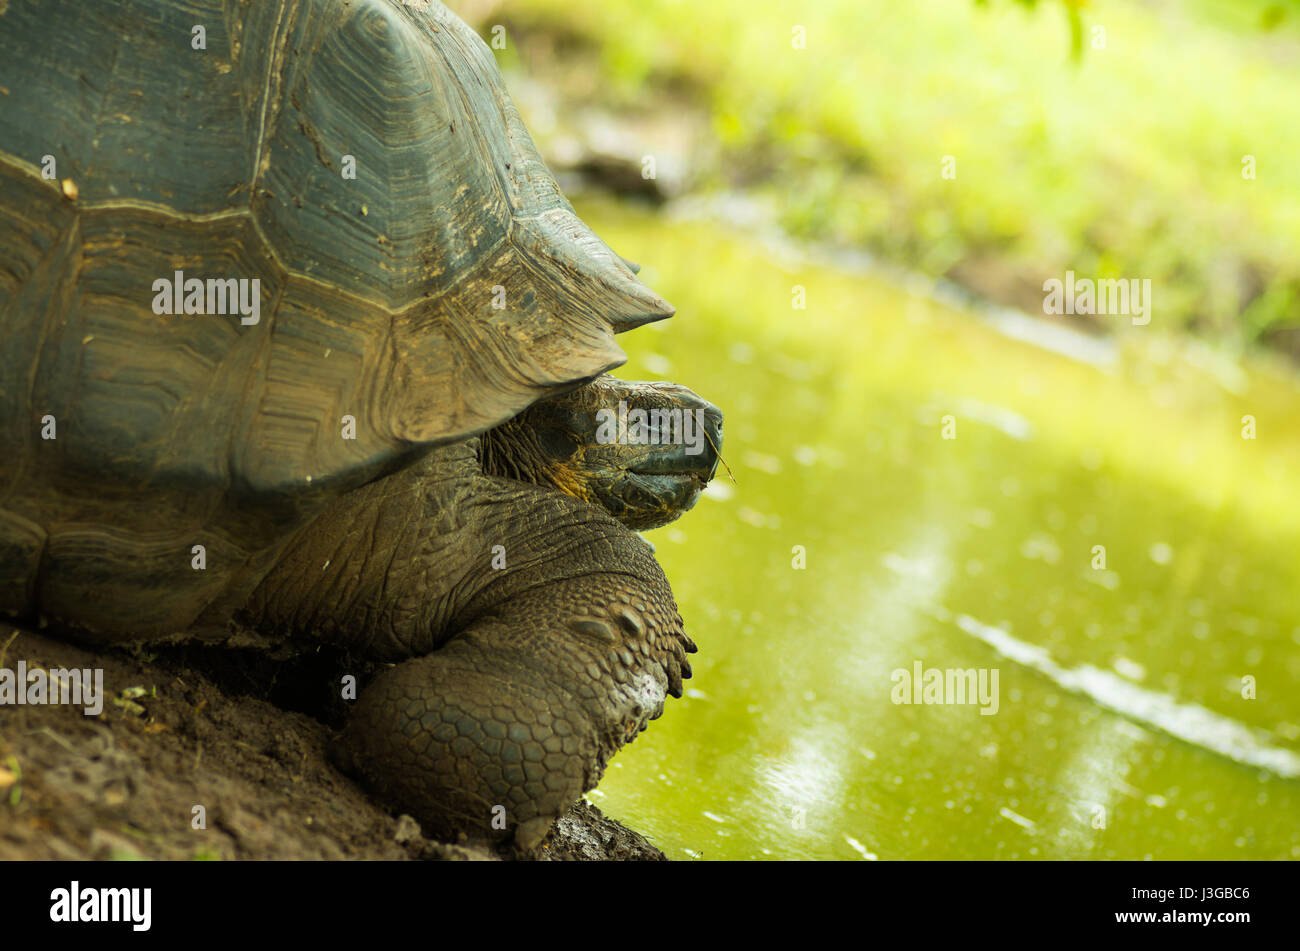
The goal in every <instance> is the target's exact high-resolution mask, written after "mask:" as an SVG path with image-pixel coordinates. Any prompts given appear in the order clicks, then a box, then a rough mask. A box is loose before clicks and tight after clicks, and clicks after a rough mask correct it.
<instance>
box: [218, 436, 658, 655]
mask: <svg viewBox="0 0 1300 951" xmlns="http://www.w3.org/2000/svg"><path fill="white" fill-rule="evenodd" d="M477 443H478V440H477V439H470V440H466V441H464V442H460V443H456V444H453V445H450V446H445V447H438V448H436V449H434V450H432V451H430V453H429V454H428V455H427V456H425V457H424V458H423V459H422V460H421V461H420V462H418V463H416V464H413V465H411V466H409V467H407V468H405V469H403V470H402V471H400V472H397V473H394V474H393V475H391V476H388V477H386V478H384V479H380V480H378V481H377V482H374V483H371V484H370V485H367V486H365V487H363V488H361V489H359V490H357V491H355V492H352V493H349V494H347V495H345V496H343V497H341V498H339V499H337V500H336V501H334V502H333V503H332V504H331V505H330V506H329V507H328V508H327V509H326V510H325V511H324V512H322V514H321V515H320V516H319V517H318V518H317V519H316V520H315V521H314V522H312V523H311V525H309V526H308V527H307V528H305V529H304V530H302V531H301V532H300V533H299V534H298V535H297V536H296V537H295V538H294V539H293V540H292V541H291V542H290V543H289V544H288V546H286V548H285V550H284V553H283V556H282V557H281V558H280V560H279V562H278V563H277V565H276V567H275V568H273V569H272V571H271V572H270V573H269V574H268V575H267V577H266V578H265V579H264V580H263V581H262V583H261V585H260V586H259V587H258V588H257V590H256V591H255V592H254V594H253V595H252V597H251V598H250V599H249V602H248V604H247V605H246V606H245V608H244V609H243V610H242V611H241V612H239V614H238V615H237V617H236V621H237V622H238V624H239V625H240V626H241V627H242V626H247V627H249V628H253V629H256V630H259V631H262V632H264V633H275V634H282V635H287V636H290V637H295V638H315V639H320V640H325V641H328V642H331V643H336V644H340V645H342V646H346V647H348V648H351V649H355V650H362V651H365V652H367V653H369V654H371V655H372V656H375V657H380V658H386V659H399V658H404V657H411V656H417V655H421V654H425V653H428V652H429V651H431V650H433V649H435V648H436V647H438V646H440V645H441V644H442V643H443V642H445V641H446V640H447V639H448V638H449V637H450V636H451V635H453V634H454V633H456V632H457V631H458V630H460V629H462V628H464V627H465V626H466V625H468V624H469V623H470V622H472V621H473V620H474V619H475V618H476V617H477V616H478V615H480V614H482V613H484V612H486V611H490V610H492V609H493V608H494V607H495V606H496V605H499V604H502V603H504V602H505V601H507V600H509V599H510V598H512V597H514V596H516V595H518V594H520V593H522V592H524V591H527V590H529V589H531V588H535V587H538V586H541V585H547V584H551V583H554V582H556V581H560V580H564V579H570V578H575V577H581V576H584V575H589V574H596V573H604V574H610V573H621V572H626V573H628V574H634V575H639V576H659V577H662V575H661V574H660V573H659V570H658V566H657V564H656V563H655V562H654V559H653V556H652V555H651V553H650V552H651V549H650V547H649V545H648V544H647V543H646V542H644V541H643V540H642V539H641V538H640V537H639V536H638V535H636V534H635V533H634V532H632V531H630V530H628V529H626V528H624V527H623V526H622V525H620V524H619V523H618V522H616V521H615V520H614V519H613V518H611V517H610V516H609V515H608V514H606V513H605V512H604V510H602V509H600V508H598V507H596V506H594V505H591V504H589V503H586V502H582V501H579V500H577V499H574V498H571V497H569V496H567V495H564V494H562V493H560V492H557V491H555V490H554V489H550V488H542V487H539V486H535V485H530V484H528V483H526V482H520V481H515V480H512V479H505V478H499V477H494V476H487V475H484V474H483V472H482V470H481V468H480V466H479V462H478V445H477Z"/></svg>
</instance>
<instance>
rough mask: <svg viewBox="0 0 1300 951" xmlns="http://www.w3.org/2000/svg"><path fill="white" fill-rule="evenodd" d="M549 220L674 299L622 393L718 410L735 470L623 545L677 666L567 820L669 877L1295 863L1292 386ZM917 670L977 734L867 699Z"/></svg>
mask: <svg viewBox="0 0 1300 951" xmlns="http://www.w3.org/2000/svg"><path fill="white" fill-rule="evenodd" d="M579 211H580V212H581V213H582V214H583V215H584V217H586V218H587V219H588V221H590V223H591V224H592V225H593V226H594V227H595V228H596V230H597V232H598V233H600V234H601V235H602V236H603V237H605V239H606V240H607V241H608V242H609V243H610V244H611V245H612V246H613V247H615V248H616V249H617V250H618V251H619V252H620V253H622V254H624V255H626V256H628V257H630V258H633V259H638V260H640V261H642V262H643V263H644V264H645V265H646V269H645V271H643V274H642V276H643V277H644V278H646V279H647V280H648V282H649V283H651V284H652V286H654V287H655V288H656V289H657V290H659V291H660V292H661V293H663V294H664V295H665V296H666V297H667V298H668V299H669V300H671V301H672V302H673V303H674V304H675V305H676V306H677V308H678V312H679V316H678V317H677V318H675V319H674V320H671V321H668V322H667V323H666V324H663V325H659V326H658V327H657V328H645V329H642V330H640V331H637V332H635V333H633V334H630V335H627V336H625V337H623V338H622V342H623V344H624V346H625V348H626V349H627V350H628V352H629V354H630V355H631V356H632V360H631V362H630V364H629V366H628V367H627V368H625V369H624V370H623V371H620V372H621V373H622V375H624V376H627V377H629V378H633V379H654V378H665V379H672V380H676V381H678V382H681V383H685V384H687V385H689V386H692V387H693V388H695V389H697V390H698V391H699V392H700V393H701V394H702V395H704V396H706V397H707V398H709V399H711V400H713V401H714V402H716V403H718V404H719V405H720V406H721V407H722V408H723V410H724V411H725V412H726V414H727V423H726V445H725V448H724V453H723V455H724V457H725V458H726V460H727V461H728V463H729V464H730V466H731V468H732V470H733V471H734V473H735V478H736V483H735V484H734V485H733V484H731V483H729V482H728V480H727V479H726V477H725V475H722V474H721V473H720V476H719V480H718V483H717V485H718V487H717V489H716V490H715V491H711V494H710V495H709V496H708V497H706V498H704V499H702V500H701V501H700V503H699V504H698V505H697V506H696V509H695V510H694V511H693V512H690V513H689V514H687V515H686V516H685V517H684V518H683V519H681V520H680V521H679V522H677V523H676V524H674V525H672V526H669V527H667V528H664V529H660V530H658V531H656V532H653V533H651V534H650V537H651V540H652V541H654V542H655V544H656V545H657V547H658V554H659V558H660V561H661V562H662V564H663V566H664V569H665V571H666V572H667V574H668V577H669V578H670V579H671V581H672V582H673V585H674V589H675V591H676V593H677V597H678V600H679V603H680V607H681V611H682V614H683V616H684V617H685V619H686V622H687V625H688V629H689V630H690V631H691V632H692V634H693V636H694V637H695V639H696V640H697V641H698V642H699V644H700V653H699V654H698V655H697V657H696V658H695V661H694V667H695V677H694V679H693V680H691V681H689V682H688V685H687V686H688V693H687V696H686V697H685V698H684V699H682V700H679V701H674V702H670V703H669V704H668V709H667V711H666V713H665V715H664V717H663V718H662V719H661V720H659V721H657V722H655V723H653V724H652V725H651V727H650V729H649V730H647V731H646V732H645V733H644V734H642V736H641V737H640V738H639V739H638V740H637V741H636V742H635V743H633V744H632V745H631V746H629V747H628V748H626V749H625V750H624V751H623V752H622V753H620V754H619V756H618V757H617V758H616V759H615V761H614V763H613V764H612V766H611V767H610V769H609V771H608V773H607V774H606V776H605V778H604V780H603V781H602V782H601V784H600V787H599V788H598V789H597V790H596V791H595V792H594V793H593V794H592V799H593V801H595V802H596V803H598V804H599V805H600V806H601V807H602V808H603V809H605V810H606V811H607V812H609V813H610V814H611V815H614V816H616V817H618V818H619V819H621V820H623V821H625V822H627V823H628V824H629V825H631V826H633V827H634V828H637V829H639V830H641V831H642V832H644V833H646V834H647V835H649V836H650V837H651V838H652V839H653V840H654V841H655V842H656V843H657V844H659V845H660V846H661V847H662V848H663V849H664V850H665V851H666V852H668V853H669V855H670V856H671V857H673V858H678V859H692V858H703V859H743V858H763V857H771V858H843V859H860V858H864V857H869V856H875V857H879V858H881V859H900V858H1034V857H1037V858H1145V857H1153V858H1193V857H1203V858H1214V857H1220V858H1300V779H1297V778H1295V775H1294V774H1295V772H1296V769H1295V767H1296V764H1300V758H1297V757H1298V756H1300V690H1298V689H1297V688H1298V686H1300V607H1298V606H1297V592H1300V554H1298V553H1300V501H1297V499H1296V493H1297V491H1300V438H1298V437H1300V416H1297V414H1296V408H1297V407H1298V406H1300V390H1298V389H1297V386H1296V383H1295V381H1294V379H1293V378H1290V377H1288V376H1287V375H1286V374H1284V373H1281V372H1276V371H1274V370H1271V369H1269V368H1267V367H1264V366H1255V367H1250V368H1248V369H1245V370H1239V369H1236V368H1235V367H1234V366H1232V365H1230V364H1228V363H1226V362H1225V361H1223V360H1222V358H1218V357H1215V356H1213V355H1212V354H1209V353H1208V352H1204V351H1201V350H1199V349H1197V348H1195V347H1188V346H1186V345H1185V344H1183V343H1181V342H1179V341H1177V340H1176V339H1173V338H1170V339H1165V338H1162V337H1161V336H1160V335H1159V327H1160V322H1159V312H1158V309H1157V310H1156V312H1155V319H1154V320H1153V321H1152V324H1151V326H1150V327H1148V328H1134V329H1133V330H1131V331H1129V332H1128V333H1126V334H1123V335H1121V338H1120V342H1119V345H1118V348H1117V350H1118V354H1117V358H1116V360H1115V361H1114V363H1113V365H1111V366H1109V367H1107V368H1101V367H1097V366H1094V365H1090V364H1088V363H1084V362H1080V361H1078V360H1073V359H1069V358H1067V357H1064V356H1060V355H1057V354H1055V353H1052V352H1049V351H1046V350H1043V349H1041V348H1039V347H1036V346H1032V345H1030V344H1026V343H1020V342H1017V341H1013V340H1010V339H1008V338H1007V337H1005V336H1003V335H1001V334H998V333H996V332H995V331H994V330H992V329H991V328H989V327H988V326H987V325H986V324H983V323H981V322H979V321H978V320H976V319H975V318H973V317H972V316H971V315H968V314H962V313H959V312H956V311H953V310H951V309H948V308H946V307H944V306H941V305H938V304H935V303H933V302H931V301H930V300H929V299H928V298H925V297H918V296H913V295H911V294H909V293H908V292H907V291H905V290H901V289H899V288H898V287H896V286H894V285H893V284H891V283H888V282H886V281H883V280H881V279H879V278H877V277H873V276H864V275H861V274H852V273H847V272H840V271H837V270H835V269H834V268H830V267H820V266H815V265H813V264H808V263H801V262H800V261H798V260H796V259H795V258H793V257H792V256H791V255H790V254H789V253H787V252H783V251H771V250H764V249H763V248H762V247H760V246H759V245H758V244H757V243H755V242H754V241H753V240H752V239H750V238H748V237H746V236H744V235H737V234H734V233H730V232H728V231H725V230H722V229H719V228H717V227H715V226H712V225H707V224H683V223H680V222H679V223H672V222H667V221H663V220H660V219H657V218H655V217H653V216H649V215H644V214H642V213H638V212H634V211H631V210H629V209H625V208H620V207H617V206H614V205H608V204H598V203H589V204H586V205H583V206H580V208H579ZM796 284H798V285H802V286H803V287H805V288H806V294H807V308H806V309H805V310H796V309H793V308H792V306H791V301H792V292H791V288H792V286H793V285H796ZM1156 306H1157V308H1158V303H1157V305H1156ZM1247 415H1249V416H1252V417H1254V420H1255V427H1256V430H1255V431H1256V438H1255V439H1243V438H1242V426H1243V423H1242V417H1243V416H1247ZM945 416H951V417H952V420H951V423H952V426H954V427H955V430H952V429H950V434H953V435H955V438H951V439H945V438H943V436H944V423H945V419H944V417H945ZM796 546H802V551H803V552H804V556H803V557H804V565H805V566H804V567H802V568H798V567H795V562H796V561H797V558H798V555H797V553H796ZM1095 546H1104V548H1105V559H1106V561H1105V567H1104V568H1101V567H1098V566H1097V565H1098V564H1099V562H1098V560H1097V557H1098V556H1097V552H1096V548H1095ZM1007 645H1011V646H1007ZM918 661H919V662H920V663H921V664H922V665H923V666H924V667H925V668H941V669H948V668H963V669H964V668H972V669H976V670H978V669H984V670H986V671H988V670H992V669H994V668H996V669H997V671H998V676H999V681H998V683H999V691H998V698H999V703H998V708H997V712H996V713H994V714H992V715H983V714H981V712H980V707H979V705H972V704H952V703H949V704H912V705H905V704H897V703H894V702H892V701H891V692H892V691H893V690H894V685H895V682H894V680H893V679H891V674H892V672H893V671H895V670H897V669H904V670H908V671H911V670H912V669H914V665H915V664H916V663H917V662H918ZM1247 677H1249V678H1253V690H1252V689H1250V688H1245V687H1243V684H1245V683H1247V681H1244V680H1243V678H1247ZM1251 693H1253V697H1252V696H1244V695H1243V694H1246V695H1249V694H1251ZM1173 704H1182V705H1184V706H1182V707H1180V708H1177V709H1175V710H1174V712H1173V714H1167V713H1165V714H1162V713H1161V711H1167V710H1168V709H1170V708H1171V707H1172V705H1173ZM1162 716H1166V720H1164V721H1162V720H1161V717H1162ZM1169 718H1172V719H1169ZM1162 722H1163V723H1164V724H1165V725H1166V726H1170V729H1171V730H1172V732H1173V733H1174V734H1177V735H1170V732H1166V730H1164V729H1161V728H1160V725H1161V723H1162ZM1180 737H1181V738H1180ZM1216 748H1217V750H1218V751H1216Z"/></svg>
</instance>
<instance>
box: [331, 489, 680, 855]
mask: <svg viewBox="0 0 1300 951" xmlns="http://www.w3.org/2000/svg"><path fill="white" fill-rule="evenodd" d="M565 501H566V502H567V501H568V500H565ZM589 511H590V510H589ZM592 516H593V517H594V516H598V517H599V518H601V519H605V520H606V521H608V535H607V536H605V537H600V538H597V539H596V540H595V541H594V542H588V544H586V545H583V546H581V547H580V548H579V549H578V550H576V551H574V550H572V549H571V551H570V553H569V554H568V555H565V554H564V553H563V552H562V551H553V552H552V553H551V554H552V556H553V557H554V558H555V559H557V560H554V561H550V562H549V563H547V564H546V565H545V574H546V575H549V576H550V577H551V578H552V579H553V578H555V577H556V576H557V575H559V576H561V580H550V581H547V582H545V583H543V584H540V585H537V586H534V587H527V586H523V590H520V593H518V594H516V595H515V596H513V597H509V598H507V599H505V600H503V601H502V602H501V603H492V598H491V595H490V594H488V595H487V596H485V597H484V598H480V599H476V601H480V602H486V603H488V604H490V605H491V606H490V607H487V608H486V609H485V610H484V611H483V612H482V613H481V614H478V615H477V616H476V617H474V619H473V621H472V622H471V623H470V624H468V626H466V627H465V628H464V629H463V630H462V631H461V632H460V633H459V634H457V635H456V636H455V637H453V638H452V639H451V640H450V641H448V642H447V643H446V644H445V646H443V647H441V648H440V649H439V650H437V651H436V652H434V653H432V654H429V655H427V656H424V657H419V658H416V659H414V660H408V661H405V662H403V663H401V664H398V665H397V666H396V667H394V668H392V669H390V670H387V671H385V672H384V673H382V674H380V675H379V676H378V677H377V678H376V679H375V681H374V682H373V683H372V684H371V685H370V686H369V687H368V688H367V689H366V690H365V691H364V692H363V694H362V696H361V698H360V700H359V701H358V704H357V708H356V709H355V711H354V713H353V716H352V718H351V720H350V722H349V723H348V726H347V728H346V730H345V731H344V734H343V737H342V739H341V742H340V745H339V750H338V752H339V756H340V761H341V764H342V765H343V766H344V767H345V768H347V769H349V771H351V772H354V773H356V774H359V775H360V776H361V777H363V778H364V779H365V780H367V781H368V783H369V784H370V786H371V787H372V788H373V789H374V790H375V792H376V793H377V794H378V795H379V796H380V797H382V798H383V799H385V800H386V801H387V802H389V803H390V804H392V805H393V806H395V807H397V808H399V809H401V810H403V811H406V812H409V813H411V814H412V815H413V816H415V817H416V818H417V819H418V820H420V822H421V823H422V824H423V825H424V826H425V828H426V829H429V830H431V831H433V832H436V833H438V834H441V835H447V834H454V833H456V832H458V831H463V832H465V833H467V834H468V835H470V836H471V837H473V838H479V839H488V840H497V841H499V840H502V839H504V838H506V837H508V836H509V835H510V834H511V833H513V834H514V840H515V842H516V844H517V845H518V846H519V847H521V848H523V849H524V850H525V851H530V850H532V849H533V848H535V847H536V846H537V845H538V844H540V843H541V842H542V840H543V839H544V838H545V836H546V834H547V833H548V832H549V831H550V828H551V826H552V824H553V823H554V822H555V820H556V819H557V818H558V817H559V816H561V815H562V814H563V813H564V812H565V811H567V809H568V808H569V807H570V806H571V805H572V804H573V803H574V801H575V800H576V799H577V798H578V797H579V796H581V795H582V794H583V793H584V792H586V791H587V790H588V789H591V788H592V787H594V786H595V785H596V783H597V781H598V780H599V779H600V776H601V774H602V773H603V771H604V768H605V764H606V763H607V762H608V761H609V759H610V757H611V756H612V755H613V754H614V753H615V752H616V751H617V750H618V749H619V748H620V747H622V746H623V745H624V744H625V743H627V742H629V741H630V740H632V739H633V738H635V736H636V735H637V733H638V732H640V731H641V730H643V729H645V726H646V724H647V722H648V721H649V720H651V719H654V718H656V717H658V716H659V715H660V713H661V712H662V711H663V704H664V698H665V696H666V695H668V694H671V695H672V696H675V697H680V696H681V688H682V678H683V677H689V676H690V665H689V663H688V662H687V660H686V654H687V653H688V652H693V651H694V650H695V645H694V644H693V643H692V642H691V640H690V639H689V638H688V637H687V636H686V635H685V633H684V632H683V630H682V623H681V618H680V617H679V616H678V613H677V609H676V606H675V604H674V602H673V599H672V594H671V592H670V590H669V587H668V582H667V580H666V579H665V578H664V576H663V573H662V571H661V570H660V569H659V566H658V564H657V563H656V562H655V560H654V559H653V557H651V555H650V552H649V548H648V546H647V545H646V544H645V542H643V541H642V540H641V539H640V538H639V537H638V536H636V535H635V534H633V533H632V532H629V531H627V530H626V529H623V528H622V527H621V526H619V525H617V524H616V523H614V522H613V521H612V520H607V519H606V517H605V516H604V515H603V513H595V512H592ZM556 544H557V547H563V546H562V545H560V544H559V543H556ZM566 558H567V559H568V563H569V564H570V565H571V568H572V573H573V576H571V577H562V576H563V575H564V574H565V573H566V572H565V563H566V562H565V560H564V559H566ZM597 565H599V566H603V567H602V568H600V569H595V568H594V566H597ZM539 570H540V566H539ZM518 574H519V573H516V578H515V579H514V582H515V583H514V584H511V585H510V587H512V588H519V587H520V585H519V581H520V579H519V577H518ZM525 574H526V572H525Z"/></svg>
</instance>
